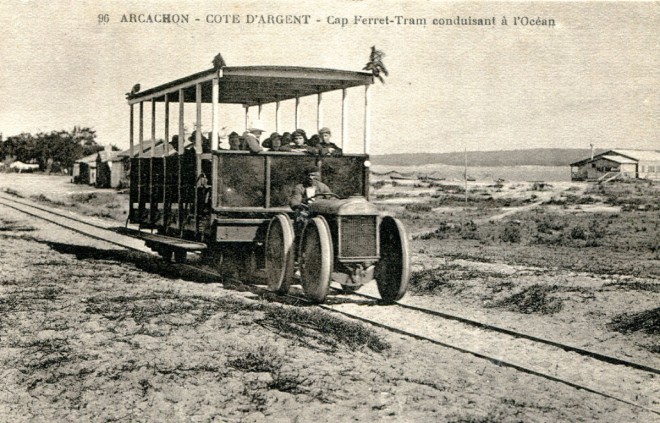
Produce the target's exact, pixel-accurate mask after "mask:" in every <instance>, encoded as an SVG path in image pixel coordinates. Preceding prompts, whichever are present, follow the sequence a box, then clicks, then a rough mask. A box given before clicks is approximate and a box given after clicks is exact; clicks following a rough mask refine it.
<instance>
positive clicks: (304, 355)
mask: <svg viewBox="0 0 660 423" xmlns="http://www.w3.org/2000/svg"><path fill="white" fill-rule="evenodd" d="M12 176H14V175H12ZM37 176H38V175H37ZM20 181H21V184H24V185H21V186H20V187H19V184H18V183H17V182H16V180H8V179H6V178H5V175H0V189H1V188H2V187H4V186H12V187H13V189H16V190H17V191H20V190H30V192H31V193H32V192H35V191H36V192H39V191H40V190H42V191H43V192H46V193H49V195H54V194H53V193H61V195H63V196H66V195H67V193H68V192H69V191H68V190H69V189H71V190H72V191H73V190H75V189H77V187H75V186H74V187H73V188H69V187H68V184H65V182H66V181H65V180H64V179H62V180H61V181H60V184H53V185H51V186H50V187H48V188H44V184H43V183H35V180H34V179H32V180H30V178H29V177H26V178H24V179H20ZM42 182H43V181H42ZM87 189H89V188H87ZM0 229H1V230H0V379H1V380H3V381H4V384H2V385H0V421H12V422H14V421H63V420H70V421H264V422H271V421H282V422H308V421H310V422H311V421H397V422H399V421H403V422H417V421H448V422H492V421H497V422H499V421H504V422H528V421H543V422H545V421H547V422H555V421H612V422H620V421H640V422H646V421H654V419H655V417H657V416H654V415H652V414H649V413H647V412H644V411H642V410H640V409H636V408H634V407H631V406H628V405H625V404H622V403H619V402H616V401H614V400H611V399H606V398H602V397H599V396H597V395H593V394H588V393H585V392H582V391H579V390H575V389H574V388H570V387H568V386H566V385H563V384H559V383H555V382H549V381H547V380H544V379H540V378H538V377H534V376H530V375H527V374H524V373H521V372H519V371H516V370H513V369H509V368H503V367H499V366H497V365H496V364H493V363H491V362H488V361H485V360H481V359H477V358H475V357H473V356H470V355H466V354H462V353H459V352H457V351H453V350H450V349H446V348H441V347H438V346H435V345H431V344H429V343H425V342H420V341H415V340H412V339H409V338H406V337H402V336H399V335H393V334H391V333H388V332H384V331H381V330H377V329H372V328H364V327H362V326H359V329H356V328H355V327H354V326H353V325H352V323H351V322H348V321H346V320H344V319H338V318H335V317H334V316H327V313H325V312H318V311H313V310H311V309H310V308H308V307H301V306H296V305H291V304H286V303H285V302H283V301H282V300H281V299H280V298H277V297H270V296H266V297H259V296H255V295H254V293H252V292H250V291H249V290H248V291H245V290H244V289H240V288H237V287H232V286H223V285H222V284H221V283H219V282H218V281H208V280H202V279H200V278H199V276H195V275H190V274H185V273H183V272H181V271H180V270H177V269H176V268H174V267H171V266H169V265H165V264H163V263H162V262H160V261H159V260H158V259H155V258H153V257H151V256H148V255H144V254H140V253H129V252H126V251H124V250H121V249H118V248H117V247H115V246H112V245H109V244H105V243H103V242H99V241H93V240H90V239H86V238H84V237H81V236H79V235H75V234H71V233H69V232H68V231H65V230H63V229H61V228H59V227H55V226H52V225H48V224H44V223H40V222H37V221H35V220H33V219H31V218H29V217H27V216H25V215H22V214H20V213H18V212H15V211H12V210H10V209H6V208H1V209H0ZM413 250H414V255H413V260H412V261H413V270H415V271H422V270H424V269H429V268H434V267H436V266H439V265H441V266H442V265H446V266H451V267H450V268H448V273H450V272H453V273H450V274H451V277H450V278H449V280H450V282H452V283H453V284H450V285H449V286H447V287H446V288H445V289H442V290H440V291H438V292H436V293H435V295H433V296H428V295H422V296H420V295H412V294H411V295H409V296H408V297H407V299H406V301H409V302H414V303H416V304H418V305H422V306H423V305H425V304H429V305H432V306H434V307H440V308H442V309H444V310H445V311H448V312H452V311H453V312H457V313H459V314H462V315H466V316H467V317H476V318H480V319H482V320H485V321H488V322H491V323H494V324H501V325H504V326H508V327H512V328H514V329H518V330H523V331H525V332H528V333H536V334H539V335H547V334H552V336H554V337H556V339H557V340H563V341H565V342H568V341H570V343H572V344H574V345H578V346H585V347H590V348H592V349H595V350H598V351H601V352H605V353H612V354H615V355H620V356H622V357H623V358H633V359H635V360H637V361H642V362H645V363H647V364H649V365H654V366H655V367H658V355H657V353H652V352H650V350H649V349H648V348H646V346H648V345H649V344H653V343H656V344H657V337H654V336H651V335H644V334H639V333H636V334H628V335H624V334H619V333H617V332H612V331H611V330H609V329H607V327H606V325H605V322H607V321H608V319H607V317H611V316H612V315H614V314H615V313H616V312H617V311H621V310H632V311H636V310H644V309H648V308H649V307H653V305H654V304H655V305H657V304H658V301H659V298H658V294H657V291H655V292H653V291H651V292H649V291H635V290H633V291H629V290H625V291H623V292H625V295H621V294H622V290H621V289H619V288H617V287H618V286H620V285H616V283H620V282H626V283H630V282H646V283H655V282H657V281H653V280H644V279H639V278H630V277H625V278H621V277H617V276H612V277H611V278H610V279H603V278H602V277H601V276H599V275H591V274H586V273H580V272H571V271H566V270H561V269H560V270H556V269H555V270H551V269H544V268H536V267H532V266H516V265H510V264H506V263H486V262H479V261H477V260H473V259H460V258H447V257H436V256H434V255H433V254H429V252H428V247H427V246H423V245H421V244H417V243H416V242H415V243H414V244H413ZM420 250H423V251H420ZM468 272H472V275H471V276H470V277H469V278H466V277H465V275H464V273H468ZM479 272H481V273H479ZM540 280H543V281H545V282H544V283H554V282H557V283H561V284H563V285H567V284H568V285H571V286H573V287H574V288H575V291H574V292H573V293H572V294H571V293H570V292H569V293H564V294H562V293H560V294H559V295H564V296H566V301H565V302H564V305H565V306H564V308H563V309H562V310H561V311H560V312H559V313H554V314H549V315H541V314H532V315H529V314H520V313H516V312H513V311H507V310H502V309H500V308H490V307H487V306H488V303H489V301H495V300H496V299H497V298H499V296H502V295H503V293H505V292H507V291H508V290H509V289H511V288H509V287H508V286H509V285H513V286H515V288H516V289H519V288H520V287H524V286H527V285H533V284H536V283H537V282H539V281H540ZM612 283H614V285H612ZM586 288H589V289H586ZM592 288H593V289H592ZM498 289H499V291H498ZM576 293H577V295H576ZM488 296H491V298H490V300H489V299H486V300H484V298H485V297H488ZM608 305H609V306H608ZM382 312H383V313H391V312H392V310H391V308H389V307H382ZM410 323H411V324H412V325H414V322H410ZM346 334H351V335H352V336H346ZM648 383H649V384H654V383H656V381H655V380H649V382H648ZM656 406H657V404H656ZM655 421H657V419H655Z"/></svg>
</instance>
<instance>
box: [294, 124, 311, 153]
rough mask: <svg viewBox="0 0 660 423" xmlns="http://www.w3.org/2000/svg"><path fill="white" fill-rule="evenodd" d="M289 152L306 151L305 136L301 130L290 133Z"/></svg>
mask: <svg viewBox="0 0 660 423" xmlns="http://www.w3.org/2000/svg"><path fill="white" fill-rule="evenodd" d="M291 139H292V140H293V144H291V151H307V150H308V149H307V134H305V131H303V130H302V129H296V130H295V131H293V132H292V133H291Z"/></svg>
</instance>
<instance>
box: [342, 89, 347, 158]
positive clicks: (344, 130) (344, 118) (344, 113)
mask: <svg viewBox="0 0 660 423" xmlns="http://www.w3.org/2000/svg"><path fill="white" fill-rule="evenodd" d="M347 94H348V93H347V89H346V88H342V90H341V148H342V150H344V151H346V149H347V148H348V95H347Z"/></svg>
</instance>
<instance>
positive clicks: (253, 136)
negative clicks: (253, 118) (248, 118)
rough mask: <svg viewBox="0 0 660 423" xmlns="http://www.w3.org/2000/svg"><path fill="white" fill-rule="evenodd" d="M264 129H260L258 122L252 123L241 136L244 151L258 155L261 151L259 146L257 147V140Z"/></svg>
mask: <svg viewBox="0 0 660 423" xmlns="http://www.w3.org/2000/svg"><path fill="white" fill-rule="evenodd" d="M263 132H264V129H263V128H262V127H261V123H260V122H253V123H252V124H251V125H250V126H249V127H248V129H247V131H245V133H244V134H243V138H244V139H245V149H246V150H249V151H250V152H252V153H258V152H260V151H262V150H263V149H262V148H261V145H259V138H260V137H261V134H263Z"/></svg>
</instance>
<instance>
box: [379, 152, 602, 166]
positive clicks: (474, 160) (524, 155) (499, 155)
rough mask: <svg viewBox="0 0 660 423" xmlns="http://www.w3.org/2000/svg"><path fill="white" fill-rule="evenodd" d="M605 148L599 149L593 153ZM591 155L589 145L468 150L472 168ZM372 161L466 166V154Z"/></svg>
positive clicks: (555, 162) (559, 162)
mask: <svg viewBox="0 0 660 423" xmlns="http://www.w3.org/2000/svg"><path fill="white" fill-rule="evenodd" d="M604 151H607V150H604V149H596V150H595V152H594V154H598V153H602V152H604ZM590 155H591V150H590V149H588V148H584V149H580V148H533V149H529V150H500V151H468V152H467V160H468V166H469V167H501V166H568V165H569V164H570V163H573V162H576V161H578V160H581V159H584V158H587V157H589V156H590ZM371 162H372V163H373V164H374V165H381V166H416V165H426V164H436V163H441V164H446V165H451V166H463V165H464V163H465V153H463V152H456V153H408V154H384V155H372V156H371Z"/></svg>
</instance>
